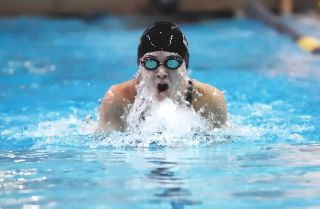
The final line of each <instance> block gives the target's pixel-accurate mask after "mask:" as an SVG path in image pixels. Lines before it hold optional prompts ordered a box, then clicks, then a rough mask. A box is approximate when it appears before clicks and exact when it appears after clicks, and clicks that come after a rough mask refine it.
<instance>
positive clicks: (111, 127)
mask: <svg viewBox="0 0 320 209" xmlns="http://www.w3.org/2000/svg"><path fill="white" fill-rule="evenodd" d="M123 113H124V110H123V105H122V103H121V99H120V95H119V92H118V89H117V87H116V86H113V87H111V88H110V89H109V90H108V91H107V93H106V95H105V96H104V98H103V100H102V103H101V106H100V114H99V115H100V119H99V127H98V130H99V131H104V132H106V133H108V132H111V131H121V130H123V129H124V122H123V119H122V115H123Z"/></svg>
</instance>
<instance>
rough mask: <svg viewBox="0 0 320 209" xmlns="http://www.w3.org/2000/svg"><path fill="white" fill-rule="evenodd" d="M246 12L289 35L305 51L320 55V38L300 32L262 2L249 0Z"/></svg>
mask: <svg viewBox="0 0 320 209" xmlns="http://www.w3.org/2000/svg"><path fill="white" fill-rule="evenodd" d="M245 13H246V15H247V16H248V17H250V18H254V19H257V20H260V21H262V22H263V23H265V24H267V25H269V26H270V27H271V28H273V29H274V30H276V31H278V32H279V33H282V34H284V35H286V36H288V37H289V38H291V39H292V40H293V41H295V42H296V44H297V45H298V46H299V47H300V48H302V49H304V50H305V51H307V52H310V53H312V54H319V55H320V41H319V40H318V39H316V38H315V37H312V36H307V35H302V34H300V33H299V32H298V31H296V30H294V29H292V28H291V27H289V26H288V25H287V24H285V23H284V22H283V21H281V20H280V18H278V17H276V16H275V15H273V14H272V13H271V12H270V11H268V9H266V8H265V7H264V6H262V5H261V4H259V3H257V2H254V1H248V2H247V3H246V8H245Z"/></svg>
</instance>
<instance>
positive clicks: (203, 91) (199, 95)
mask: <svg viewBox="0 0 320 209" xmlns="http://www.w3.org/2000/svg"><path fill="white" fill-rule="evenodd" d="M192 83H193V85H194V90H195V92H194V102H193V108H194V110H195V111H196V112H199V113H201V114H202V115H203V116H204V117H206V118H208V119H209V120H211V121H212V124H213V127H220V126H221V125H222V124H225V122H226V121H227V108H226V102H225V99H224V95H223V92H222V91H220V90H219V89H217V88H216V87H214V86H211V85H209V84H205V83H201V82H199V81H196V80H193V81H192Z"/></svg>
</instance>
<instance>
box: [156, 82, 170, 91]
mask: <svg viewBox="0 0 320 209" xmlns="http://www.w3.org/2000/svg"><path fill="white" fill-rule="evenodd" d="M168 88H169V85H168V84H167V83H160V84H158V91H159V92H164V91H167V90H168Z"/></svg>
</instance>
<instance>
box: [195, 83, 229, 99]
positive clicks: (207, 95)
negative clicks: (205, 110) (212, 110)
mask: <svg viewBox="0 0 320 209" xmlns="http://www.w3.org/2000/svg"><path fill="white" fill-rule="evenodd" d="M192 83H193V85H194V88H195V90H196V98H197V99H198V100H200V101H208V102H209V101H211V102H213V101H222V100H223V102H224V95H223V92H222V91H220V90H219V89H217V88H216V87H214V86H211V85H209V84H206V83H202V82H199V81H197V80H192Z"/></svg>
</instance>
